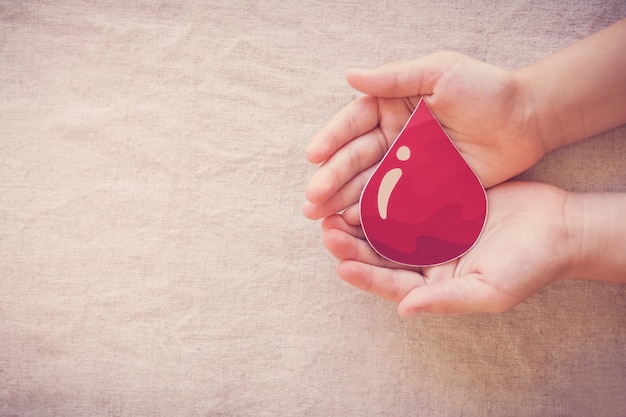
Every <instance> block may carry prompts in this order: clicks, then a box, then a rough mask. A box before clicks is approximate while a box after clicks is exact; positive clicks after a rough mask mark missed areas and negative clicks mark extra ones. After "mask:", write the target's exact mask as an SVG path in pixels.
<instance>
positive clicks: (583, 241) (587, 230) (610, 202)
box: [565, 193, 626, 281]
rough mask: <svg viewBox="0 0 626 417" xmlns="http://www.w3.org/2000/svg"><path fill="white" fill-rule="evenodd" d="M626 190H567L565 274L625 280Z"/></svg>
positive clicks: (567, 276)
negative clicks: (567, 256)
mask: <svg viewBox="0 0 626 417" xmlns="http://www.w3.org/2000/svg"><path fill="white" fill-rule="evenodd" d="M624 210H626V194H621V193H568V198H567V203H566V204H565V219H566V222H567V228H568V237H569V239H568V242H569V262H568V267H567V268H566V278H585V279H591V280H599V281H626V257H624V255H623V251H624V248H625V247H626V227H625V226H624V223H625V222H624V221H623V213H624Z"/></svg>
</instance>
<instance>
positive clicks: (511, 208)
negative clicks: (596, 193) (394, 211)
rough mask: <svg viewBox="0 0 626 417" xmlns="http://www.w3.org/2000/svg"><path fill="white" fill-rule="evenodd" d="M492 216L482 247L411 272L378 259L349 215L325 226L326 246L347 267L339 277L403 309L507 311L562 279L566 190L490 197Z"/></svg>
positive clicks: (520, 190)
mask: <svg viewBox="0 0 626 417" xmlns="http://www.w3.org/2000/svg"><path fill="white" fill-rule="evenodd" d="M488 198H489V204H490V214H489V216H488V219H487V223H486V226H485V230H484V232H483V234H482V236H481V237H480V239H479V241H478V242H477V244H476V246H475V247H474V248H473V249H472V250H471V251H470V252H468V253H467V254H465V255H464V256H462V257H461V258H458V259H456V260H454V261H451V262H448V263H446V264H443V265H439V266H434V267H429V268H423V269H421V268H406V267H402V266H399V265H397V264H394V263H392V262H390V261H387V260H385V259H383V258H382V257H380V256H379V255H377V254H376V253H375V252H374V251H373V250H372V249H371V248H370V247H369V245H368V244H367V242H366V241H364V240H363V239H362V231H361V230H360V228H359V227H355V226H351V225H349V224H348V223H347V222H345V220H344V219H343V218H342V217H341V216H338V215H337V216H332V217H329V218H327V219H325V221H324V229H325V236H324V241H325V244H326V246H327V247H328V249H329V250H330V251H331V253H333V255H335V256H336V257H337V258H338V259H339V260H340V261H341V262H340V263H339V265H338V268H337V272H338V274H339V276H341V277H342V278H343V279H345V280H346V281H348V282H349V283H351V284H353V285H355V286H356V287H358V288H361V289H364V290H366V291H369V292H372V293H374V294H376V295H379V296H382V297H385V298H388V299H391V300H394V301H396V302H399V303H400V307H399V309H400V312H401V313H402V314H410V313H413V312H417V311H431V312H476V311H503V310H507V309H509V308H511V307H513V306H515V305H517V304H518V303H520V302H522V301H523V300H525V299H526V298H527V297H528V296H530V295H531V294H532V293H534V292H535V291H536V290H537V289H539V288H540V287H542V286H544V285H546V284H548V283H549V282H551V281H552V280H554V279H556V278H557V277H559V276H560V275H561V274H562V273H563V270H562V265H565V263H566V262H567V259H566V258H565V257H566V255H565V247H566V246H567V229H566V225H565V224H564V221H563V220H562V210H563V204H564V200H565V193H564V192H563V191H562V190H559V189H557V188H555V187H552V186H550V185H545V184H537V183H523V182H518V183H515V182H513V183H507V184H503V185H500V186H498V187H494V188H492V189H491V190H489V192H488Z"/></svg>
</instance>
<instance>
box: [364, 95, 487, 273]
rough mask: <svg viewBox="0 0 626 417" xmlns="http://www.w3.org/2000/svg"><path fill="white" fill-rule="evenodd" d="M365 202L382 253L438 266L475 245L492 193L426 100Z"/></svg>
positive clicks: (367, 227)
mask: <svg viewBox="0 0 626 417" xmlns="http://www.w3.org/2000/svg"><path fill="white" fill-rule="evenodd" d="M359 208H360V215H361V225H362V227H363V231H364V232H365V237H366V238H367V240H368V242H369V243H370V245H371V246H372V248H374V250H375V251H376V252H378V253H379V254H380V255H381V256H383V257H384V258H387V259H389V260H391V261H393V262H396V263H399V264H404V265H409V266H431V265H438V264H442V263H445V262H448V261H450V260H452V259H455V258H458V257H459V256H461V255H463V254H465V253H466V252H467V251H469V250H470V249H471V248H472V246H474V244H475V243H476V241H477V240H478V238H479V236H480V234H481V233H482V230H483V227H484V225H485V220H486V217H487V196H486V193H485V189H484V188H483V186H482V184H481V183H480V180H479V179H478V177H477V176H476V174H475V173H474V171H472V168H470V166H469V165H468V164H467V162H465V160H464V159H463V157H462V156H461V154H460V153H459V151H458V150H457V148H456V147H455V146H454V144H453V143H452V141H451V140H450V138H449V137H448V135H446V132H445V131H444V130H443V128H442V127H441V125H440V124H439V122H438V121H437V119H436V118H435V116H434V115H433V114H432V112H431V111H430V109H429V108H428V105H427V104H426V102H425V101H424V100H422V99H420V102H419V103H418V104H417V107H416V108H415V111H414V112H413V114H412V115H411V117H410V118H409V120H408V121H407V123H406V125H405V126H404V128H403V129H402V131H401V132H400V134H399V135H398V137H397V138H396V140H395V141H394V142H393V144H392V145H391V147H390V148H389V150H388V151H387V153H386V154H385V156H384V157H383V159H382V160H381V161H380V164H379V165H378V167H377V168H376V170H375V171H374V172H373V173H372V175H371V177H370V179H369V180H368V182H367V184H366V185H365V188H364V189H363V192H362V194H361V200H360V204H359Z"/></svg>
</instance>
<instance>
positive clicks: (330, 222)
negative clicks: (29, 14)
mask: <svg viewBox="0 0 626 417" xmlns="http://www.w3.org/2000/svg"><path fill="white" fill-rule="evenodd" d="M331 229H336V230H340V231H342V232H345V233H347V234H349V235H351V236H354V237H355V238H358V239H365V234H364V233H363V229H362V228H360V227H358V226H352V225H350V224H348V223H346V221H345V220H344V219H343V217H342V216H341V215H340V214H334V215H332V216H328V217H325V218H324V220H322V230H324V232H326V231H329V230H331Z"/></svg>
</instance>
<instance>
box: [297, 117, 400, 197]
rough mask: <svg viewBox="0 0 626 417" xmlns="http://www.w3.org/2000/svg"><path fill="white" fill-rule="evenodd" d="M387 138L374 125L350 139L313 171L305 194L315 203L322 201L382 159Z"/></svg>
mask: <svg viewBox="0 0 626 417" xmlns="http://www.w3.org/2000/svg"><path fill="white" fill-rule="evenodd" d="M387 146H388V145H387V141H386V139H385V136H384V135H383V133H382V131H381V130H380V129H375V130H372V131H370V132H367V133H365V134H364V135H362V136H360V137H358V138H356V139H355V140H352V141H350V142H349V143H347V144H346V145H344V146H343V147H342V148H341V149H340V150H338V151H337V152H335V153H334V154H333V155H332V156H330V157H329V158H328V159H327V160H326V161H325V162H324V163H323V164H322V165H321V166H320V168H319V169H318V170H317V171H316V172H315V173H314V174H313V176H312V177H311V180H310V181H309V184H308V186H307V189H306V192H305V195H306V198H307V200H309V201H310V202H312V203H314V204H321V203H323V202H324V201H326V200H327V199H329V198H330V197H332V195H333V194H335V193H336V192H337V191H338V190H339V189H341V188H342V187H343V186H344V185H345V184H346V183H347V182H348V181H350V180H351V179H352V178H354V176H355V175H358V174H359V173H361V172H362V171H364V170H366V169H368V168H370V167H371V166H373V165H374V164H375V163H376V162H378V161H380V159H381V158H382V157H383V155H384V154H385V152H386V150H387Z"/></svg>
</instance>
